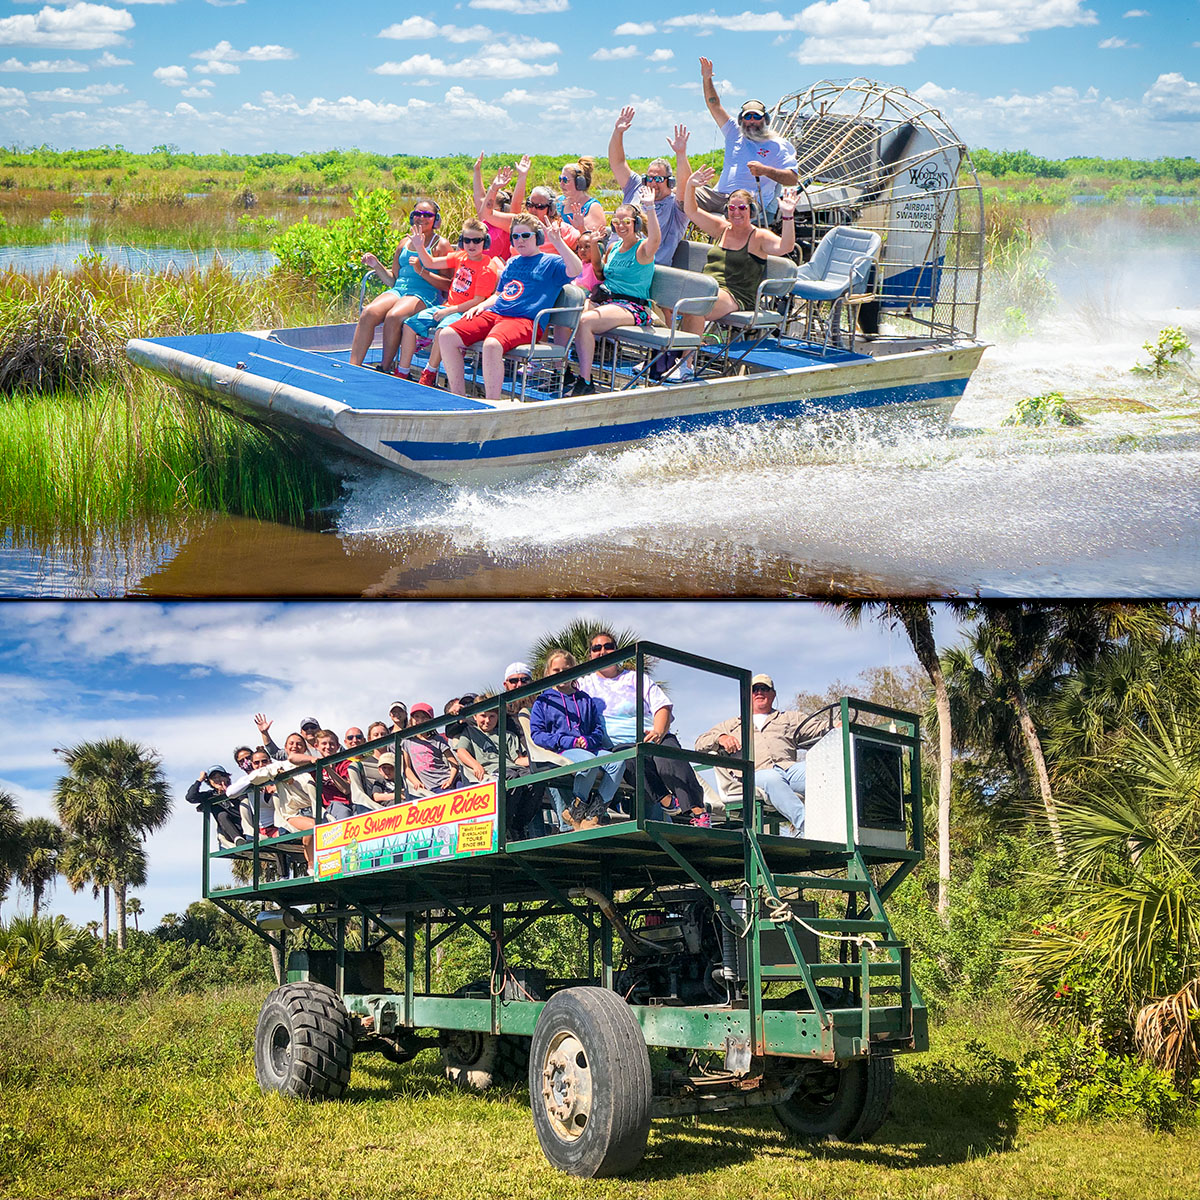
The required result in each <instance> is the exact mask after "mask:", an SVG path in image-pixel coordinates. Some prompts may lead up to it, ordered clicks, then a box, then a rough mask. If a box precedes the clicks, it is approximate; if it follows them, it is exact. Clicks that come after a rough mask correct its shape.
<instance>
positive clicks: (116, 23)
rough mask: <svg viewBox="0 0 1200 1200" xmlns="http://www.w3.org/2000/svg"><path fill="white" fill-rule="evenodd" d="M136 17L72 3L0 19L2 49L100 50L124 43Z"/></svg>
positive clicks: (116, 10)
mask: <svg viewBox="0 0 1200 1200" xmlns="http://www.w3.org/2000/svg"><path fill="white" fill-rule="evenodd" d="M132 28H133V17H132V16H130V14H129V13H128V11H126V10H125V9H123V8H109V6H108V5H106V4H84V3H80V4H72V5H70V6H69V7H67V8H50V7H49V6H47V7H45V8H43V9H42V11H41V12H39V13H20V14H18V15H16V16H12V17H4V18H3V19H0V46H44V47H53V48H55V49H60V50H99V49H100V48H101V47H103V46H117V45H121V44H123V43H124V41H125V38H124V37H123V36H122V34H124V33H125V32H126V31H128V30H130V29H132Z"/></svg>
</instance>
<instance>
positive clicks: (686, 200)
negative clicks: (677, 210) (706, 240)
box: [683, 167, 729, 238]
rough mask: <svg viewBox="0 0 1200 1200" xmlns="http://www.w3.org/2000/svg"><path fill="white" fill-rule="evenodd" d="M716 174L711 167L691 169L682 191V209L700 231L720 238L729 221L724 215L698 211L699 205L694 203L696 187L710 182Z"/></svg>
mask: <svg viewBox="0 0 1200 1200" xmlns="http://www.w3.org/2000/svg"><path fill="white" fill-rule="evenodd" d="M716 174H717V173H716V171H714V170H713V169H712V167H701V168H700V169H699V170H697V171H693V172H692V176H691V178H690V179H689V180H688V183H687V190H686V191H685V192H684V193H683V211H684V213H685V214H686V216H687V219H688V220H689V221H691V223H692V224H693V225H695V226H696V228H697V229H699V230H700V231H701V233H707V234H708V236H709V237H712V238H720V237H721V235H722V234H723V233H724V232H725V230H726V229H728V228H729V223H728V222H727V221H726V220H725V219H724V217H715V216H713V214H712V213H706V212H701V211H700V206H699V205H698V204H697V203H696V188H698V187H701V186H703V185H705V184H709V183H711V182H712V181H713V179H715V178H716Z"/></svg>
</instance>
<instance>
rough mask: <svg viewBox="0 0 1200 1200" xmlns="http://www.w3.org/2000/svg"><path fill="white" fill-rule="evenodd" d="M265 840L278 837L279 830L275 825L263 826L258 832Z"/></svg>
mask: <svg viewBox="0 0 1200 1200" xmlns="http://www.w3.org/2000/svg"><path fill="white" fill-rule="evenodd" d="M258 832H259V833H261V834H262V835H263V837H265V838H273V837H278V836H279V828H278V826H275V825H263V826H262V827H261V828H260V829H259V831H258Z"/></svg>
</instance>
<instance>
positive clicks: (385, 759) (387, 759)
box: [375, 751, 396, 767]
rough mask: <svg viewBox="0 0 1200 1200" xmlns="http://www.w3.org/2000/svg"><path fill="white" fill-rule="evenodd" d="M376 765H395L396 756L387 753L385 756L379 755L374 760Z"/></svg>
mask: <svg viewBox="0 0 1200 1200" xmlns="http://www.w3.org/2000/svg"><path fill="white" fill-rule="evenodd" d="M375 761H376V762H377V763H387V765H388V766H389V767H394V766H395V765H396V756H395V755H394V754H392V753H391V751H389V752H388V753H387V754H381V755H380V756H379V757H378V758H377V759H376V760H375Z"/></svg>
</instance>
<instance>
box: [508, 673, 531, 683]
mask: <svg viewBox="0 0 1200 1200" xmlns="http://www.w3.org/2000/svg"><path fill="white" fill-rule="evenodd" d="M504 682H505V683H532V682H533V676H532V675H510V676H509V677H508V678H507V679H506V680H505V681H504Z"/></svg>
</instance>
